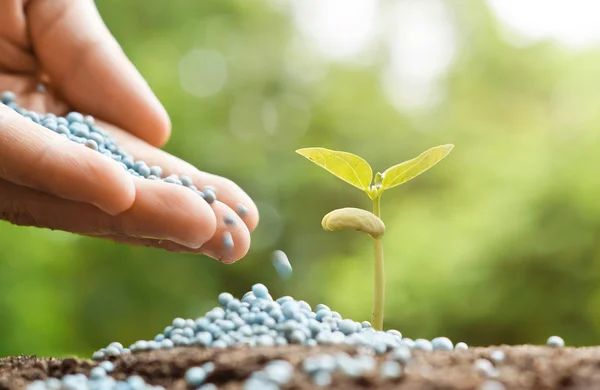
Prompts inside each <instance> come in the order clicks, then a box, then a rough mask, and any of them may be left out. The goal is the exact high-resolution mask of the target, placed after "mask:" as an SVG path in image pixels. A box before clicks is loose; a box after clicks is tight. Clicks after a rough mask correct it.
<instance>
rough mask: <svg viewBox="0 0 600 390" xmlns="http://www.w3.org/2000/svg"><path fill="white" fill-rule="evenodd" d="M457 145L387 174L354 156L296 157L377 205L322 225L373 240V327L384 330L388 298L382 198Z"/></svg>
mask: <svg viewBox="0 0 600 390" xmlns="http://www.w3.org/2000/svg"><path fill="white" fill-rule="evenodd" d="M453 148H454V145H451V144H448V145H441V146H436V147H434V148H431V149H429V150H427V151H425V152H423V153H421V154H420V155H419V156H418V157H416V158H413V159H412V160H408V161H404V162H403V163H400V164H397V165H394V166H392V167H390V168H388V169H386V170H385V171H384V172H383V173H379V172H377V173H376V174H375V177H374V178H373V170H372V169H371V166H370V165H369V163H367V162H366V161H365V160H363V159H362V158H361V157H359V156H357V155H354V154H352V153H347V152H340V151H336V150H329V149H325V148H304V149H298V150H296V153H298V154H300V155H302V156H304V157H306V158H307V159H309V160H310V161H312V162H314V163H315V164H317V165H318V166H320V167H321V168H324V169H325V170H327V171H328V172H329V173H331V174H333V175H334V176H337V177H338V178H340V179H342V180H343V181H345V182H346V183H348V184H351V185H353V186H354V187H356V188H359V189H361V190H363V191H364V192H365V193H366V194H367V195H368V196H369V198H370V199H371V201H372V202H373V212H372V213H370V212H368V211H366V210H361V209H356V208H352V207H349V208H343V209H338V210H334V211H332V212H331V213H329V214H327V215H326V216H325V217H324V218H323V221H322V226H323V228H324V229H325V230H340V229H355V230H359V231H362V232H364V233H366V234H368V235H370V236H371V237H372V238H373V242H374V248H375V258H374V264H375V285H374V297H373V315H372V324H373V327H374V328H375V329H377V330H381V329H383V301H384V297H385V281H384V262H383V243H382V237H383V234H384V232H385V225H384V223H383V221H382V220H381V205H380V203H381V195H382V194H383V192H384V191H385V190H388V189H390V188H393V187H396V186H399V185H400V184H404V183H406V182H407V181H409V180H412V179H414V178H415V177H417V176H419V175H420V174H421V173H423V172H425V171H426V170H428V169H429V168H431V167H433V166H434V165H435V164H437V163H438V162H440V161H441V160H442V159H443V158H444V157H446V156H447V155H448V154H449V153H450V151H451V150H452V149H453Z"/></svg>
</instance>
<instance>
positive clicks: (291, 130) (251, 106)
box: [0, 0, 600, 357]
mask: <svg viewBox="0 0 600 390" xmlns="http://www.w3.org/2000/svg"><path fill="white" fill-rule="evenodd" d="M497 3H498V2H497V1H496V2H474V1H473V2H460V1H441V0H439V1H434V0H427V1H425V0H424V1H383V0H382V1H371V0H355V1H350V2H345V1H340V0H331V1H325V2H320V1H317V0H310V1H309V0H306V1H290V2H288V1H273V0H271V1H266V0H265V1H262V0H261V1H259V0H255V1H247V0H237V1H229V0H228V1H223V0H206V1H193V2H192V1H185V0H174V1H170V2H165V1H159V0H154V1H135V0H128V1H125V0H103V1H98V2H97V5H98V7H99V10H100V13H101V14H102V16H103V17H104V19H105V21H106V23H107V25H108V26H109V28H110V29H111V31H112V32H113V34H114V35H115V36H116V38H117V39H118V41H119V42H120V43H121V44H122V46H123V48H124V50H125V51H126V53H127V54H128V55H129V56H130V58H131V59H132V61H133V62H134V63H135V65H136V66H138V68H139V69H140V71H141V72H142V74H143V75H144V76H145V77H146V78H147V80H148V82H149V84H150V85H151V86H152V88H153V89H154V90H155V92H156V93H157V95H158V96H159V98H160V99H161V100H162V102H163V103H164V104H165V106H166V107H167V110H168V112H169V113H170V115H171V119H172V122H173V129H174V131H173V137H172V139H171V140H170V142H169V143H168V145H167V146H166V149H167V150H168V151H169V152H171V153H173V154H175V155H177V156H180V157H182V158H184V159H186V160H188V161H190V162H192V163H193V164H195V165H196V166H198V167H199V168H201V169H203V170H206V171H210V172H213V173H217V174H220V175H223V176H226V177H229V178H231V179H233V180H235V181H236V182H238V183H239V184H240V185H241V186H242V187H243V188H244V189H246V190H247V192H248V193H249V194H250V195H251V196H252V197H253V198H254V199H255V200H256V202H257V204H258V207H259V210H260V212H261V223H260V226H259V228H258V229H257V231H256V232H255V233H254V234H253V243H252V248H251V250H250V253H249V254H248V256H247V257H246V258H245V259H243V260H242V261H240V262H238V263H236V264H233V265H223V264H219V263H217V262H216V261H213V260H210V259H208V258H205V257H203V256H194V255H182V254H171V253H167V252H163V251H159V250H154V249H147V248H134V247H127V246H124V245H118V244H113V243H111V242H105V241H101V240H96V239H89V238H84V237H78V236H74V235H70V234H66V233H61V232H51V231H44V230H36V229H33V228H19V227H14V226H11V225H9V224H7V223H0V234H1V236H2V250H1V251H0V335H1V336H0V355H1V356H4V355H16V354H21V353H25V354H38V355H54V356H64V355H68V354H79V355H82V356H88V357H89V356H90V355H91V353H92V352H93V351H94V350H95V349H98V348H100V347H103V346H105V345H107V344H108V343H109V342H111V341H115V340H116V341H121V342H123V343H124V344H129V343H132V342H134V341H136V340H138V339H148V338H152V337H154V335H155V334H156V333H158V332H160V331H161V330H162V329H163V327H164V326H165V325H167V324H169V323H170V322H171V320H172V318H174V317H176V316H181V317H191V318H195V317H197V316H199V315H201V314H203V313H204V312H205V311H206V310H208V309H209V308H211V307H213V306H214V305H216V297H217V295H218V293H219V292H222V291H230V292H232V293H234V294H237V295H241V294H243V293H244V292H245V291H247V290H248V289H249V288H250V287H251V285H252V284H253V283H256V282H262V283H265V284H266V285H267V286H269V287H270V289H271V291H272V294H273V295H277V296H281V295H293V296H295V297H296V298H298V299H303V300H306V301H308V302H309V303H311V304H312V305H313V306H314V305H316V304H317V303H321V302H322V303H326V304H328V305H330V306H332V307H333V308H334V309H337V310H338V311H339V312H340V313H342V315H343V316H346V317H351V318H353V319H355V320H359V321H361V320H366V319H369V316H370V310H371V297H372V288H373V287H372V253H371V251H372V248H371V242H370V240H369V239H368V238H366V237H365V236H363V235H359V234H358V233H356V232H336V233H328V232H325V231H323V230H322V229H321V226H320V222H321V218H322V217H323V215H325V214H326V213H327V212H329V211H331V210H332V209H334V208H339V207H347V206H354V207H364V208H368V207H370V206H369V200H368V198H367V197H366V196H365V195H364V194H363V193H361V192H360V191H359V190H357V189H355V188H353V187H351V186H349V185H347V184H345V183H343V182H342V181H340V180H338V179H335V178H333V177H332V176H330V175H329V174H327V173H326V172H325V171H323V170H321V169H319V168H318V167H316V166H314V165H313V164H311V163H310V162H308V161H307V160H305V159H304V158H302V157H300V156H298V155H296V154H295V153H294V150H295V149H297V148H300V147H307V146H324V147H328V148H332V149H338V150H346V151H350V152H354V153H357V154H359V155H361V156H363V157H364V158H365V159H367V161H369V162H370V163H371V164H372V165H373V167H374V169H375V170H379V171H383V170H384V169H385V168H387V167H388V166H390V165H393V164H395V163H398V162H400V161H403V160H406V159H409V158H412V157H415V156H416V155H418V154H419V153H420V152H422V151H423V150H425V149H427V148H429V147H431V146H435V145H439V144H444V143H454V144H455V145H456V147H455V149H454V151H453V152H452V153H451V154H450V156H449V157H448V158H447V159H446V160H444V161H443V162H442V163H440V164H439V165H438V166H436V167H435V168H434V169H432V170H431V171H429V172H427V173H426V174H425V175H423V176H421V177H419V178H418V179H416V180H414V181H412V182H410V183H408V184H406V185H404V186H402V187H399V188H396V189H394V190H390V191H389V192H387V193H386V194H385V195H384V198H383V203H382V213H383V219H384V221H385V222H386V224H387V232H386V236H385V240H384V242H385V252H386V278H387V300H386V321H385V325H386V327H388V328H396V329H399V330H400V331H402V332H403V334H405V335H406V336H408V337H413V338H416V337H429V338H431V337H435V336H440V335H445V336H448V337H450V338H451V339H453V340H454V341H461V340H462V341H465V342H467V343H468V344H470V345H488V344H501V343H508V344H515V343H543V342H544V341H545V339H546V338H547V337H548V336H550V335H552V334H559V335H561V336H563V337H564V338H565V340H566V341H567V343H568V344H571V345H590V344H599V341H598V340H599V339H600V199H599V195H600V175H599V174H598V173H597V167H598V166H599V164H600V153H598V141H599V137H598V135H599V132H598V129H599V127H600V87H599V86H600V71H598V69H600V49H599V48H598V47H597V45H596V44H588V45H582V44H580V43H581V42H579V41H577V40H576V39H575V41H577V42H575V43H574V44H573V42H569V41H567V42H566V43H565V42H561V41H560V36H558V35H557V36H550V37H549V36H548V34H546V35H543V34H541V35H540V34H538V36H534V37H533V38H531V37H530V39H529V38H524V37H525V35H524V33H522V32H521V33H520V32H518V31H516V30H515V27H514V26H513V27H510V25H509V24H507V23H508V22H510V20H512V19H510V12H508V11H506V10H504V11H502V10H501V9H498V8H497V7H496V6H495V5H494V4H496V5H497ZM508 3H511V2H508ZM530 3H531V2H530ZM519 4H520V3H519ZM526 8H527V7H523V8H522V12H523V13H525V11H527V10H526ZM505 11H506V12H505ZM529 11H531V9H530V10H529ZM555 11H556V10H555ZM555 13H557V12H555ZM558 13H560V12H558ZM530 14H531V12H530ZM550 14H551V13H550V12H546V13H544V14H536V18H537V19H535V20H538V21H542V22H543V21H544V20H546V19H544V18H546V17H550V16H551V15H550ZM585 14H587V13H586V12H583V13H581V12H580V13H579V15H580V17H582V18H583V17H584V15H585ZM592 14H593V13H592ZM507 15H508V16H507ZM523 15H524V14H523ZM523 15H521V14H518V15H517V16H518V17H516V18H515V17H513V19H514V20H521V19H523V18H524V16H523ZM513 16H514V15H513ZM530 16H531V15H530ZM555 16H556V15H555ZM507 18H508V19H507ZM574 18H575V19H576V20H575V21H574V22H575V23H578V22H580V23H581V24H583V22H584V21H578V20H577V16H574ZM563 19H566V18H564V17H563ZM507 20H508V22H507ZM521 22H522V20H521ZM525 24H527V23H525ZM542 24H543V23H542ZM553 24H554V23H553V22H552V20H550V21H549V22H547V23H546V25H548V26H550V27H551V26H552V25H553ZM548 26H546V27H548ZM574 28H575V29H576V30H577V28H579V30H577V31H580V32H582V34H580V35H583V36H587V35H590V36H595V35H594V31H590V32H589V34H587V35H586V34H585V33H586V31H584V27H581V26H579V27H578V26H577V25H575V27H574ZM542 30H543V28H542ZM538 32H539V31H538ZM534 33H535V32H534ZM566 34H567V37H568V33H566ZM534 35H535V34H534ZM563 35H564V34H563ZM572 41H573V40H572ZM274 249H282V250H283V251H285V252H286V253H287V254H288V256H289V258H290V260H291V262H292V264H293V266H294V276H293V278H292V279H291V280H289V281H286V282H284V281H282V280H281V279H279V277H278V276H277V274H276V273H275V271H274V269H273V268H272V266H271V265H270V260H269V258H270V253H271V251H273V250H274Z"/></svg>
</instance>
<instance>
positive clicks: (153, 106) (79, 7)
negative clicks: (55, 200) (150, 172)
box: [27, 0, 171, 146]
mask: <svg viewBox="0 0 600 390" xmlns="http://www.w3.org/2000/svg"><path fill="white" fill-rule="evenodd" d="M27 19H28V23H29V31H30V33H31V39H32V41H33V46H34V49H35V51H36V54H37V56H38V58H39V59H40V61H41V64H42V68H43V69H44V71H45V72H47V74H48V76H49V77H50V79H51V81H52V83H53V84H54V85H55V86H56V87H57V88H59V89H60V92H61V94H62V95H63V97H64V98H65V99H66V100H67V101H68V102H69V103H70V104H71V105H72V106H73V107H75V108H76V109H77V110H79V111H82V112H86V113H90V114H92V115H94V116H97V117H99V118H102V119H104V120H107V121H110V122H111V123H114V124H115V125H118V126H120V127H122V128H125V129H128V130H129V131H131V132H132V133H133V134H135V135H137V136H138V137H140V138H142V139H144V140H145V141H147V142H148V143H150V144H151V145H154V146H162V145H163V144H164V143H165V142H166V141H167V140H168V138H169V135H170V132H171V124H170V121H169V117H168V115H167V113H166V111H165V109H164V107H163V106H162V105H161V104H160V102H159V101H158V99H157V98H156V96H155V95H154V93H153V92H152V90H151V89H150V87H149V86H148V84H147V83H146V81H145V80H144V78H143V77H142V76H141V75H140V73H139V72H138V71H137V70H136V68H135V67H134V66H133V64H132V63H131V62H130V61H129V60H128V59H127V56H126V55H125V53H123V51H122V50H121V48H120V46H119V44H118V43H117V42H116V40H115V39H114V38H113V36H112V35H111V34H110V32H109V31H108V28H107V27H106V25H105V24H104V22H103V21H102V19H101V17H100V15H99V14H98V10H97V9H96V6H95V4H94V2H93V1H92V0H52V1H32V2H30V4H29V5H28V7H27Z"/></svg>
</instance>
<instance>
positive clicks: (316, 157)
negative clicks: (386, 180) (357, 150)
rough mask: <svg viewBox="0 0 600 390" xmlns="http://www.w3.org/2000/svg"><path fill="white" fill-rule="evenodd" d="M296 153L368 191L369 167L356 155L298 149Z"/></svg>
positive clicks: (370, 174) (325, 150) (371, 174)
mask: <svg viewBox="0 0 600 390" xmlns="http://www.w3.org/2000/svg"><path fill="white" fill-rule="evenodd" d="M296 153H298V154H300V155H302V156H304V157H306V158H307V159H309V160H310V161H312V162H314V163H315V164H317V165H318V166H320V167H321V168H324V169H325V170H327V171H329V172H330V173H332V174H333V175H335V176H337V177H339V178H340V179H342V180H343V181H345V182H346V183H349V184H352V185H353V186H354V187H357V188H360V189H361V190H364V191H368V189H369V186H370V185H371V180H372V178H373V171H372V170H371V166H370V165H369V163H367V162H366V161H365V160H363V159H362V158H360V157H358V156H357V155H354V154H352V153H347V152H338V151H336V150H329V149H325V148H304V149H298V150H296Z"/></svg>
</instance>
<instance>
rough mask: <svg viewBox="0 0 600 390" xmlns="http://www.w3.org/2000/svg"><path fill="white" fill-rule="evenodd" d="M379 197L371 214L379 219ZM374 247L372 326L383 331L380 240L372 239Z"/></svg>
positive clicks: (383, 283) (383, 286)
mask: <svg viewBox="0 0 600 390" xmlns="http://www.w3.org/2000/svg"><path fill="white" fill-rule="evenodd" d="M380 199H381V195H379V196H377V197H376V198H375V199H373V214H375V215H376V216H377V217H379V218H381V206H380V204H379V201H380ZM374 247H375V285H374V290H375V292H374V296H373V316H372V321H371V322H372V326H373V328H374V329H375V330H383V301H384V299H385V280H384V273H383V243H382V241H381V237H380V238H376V239H374Z"/></svg>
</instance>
